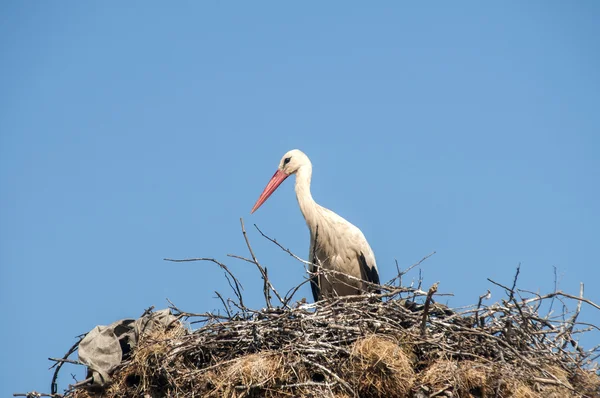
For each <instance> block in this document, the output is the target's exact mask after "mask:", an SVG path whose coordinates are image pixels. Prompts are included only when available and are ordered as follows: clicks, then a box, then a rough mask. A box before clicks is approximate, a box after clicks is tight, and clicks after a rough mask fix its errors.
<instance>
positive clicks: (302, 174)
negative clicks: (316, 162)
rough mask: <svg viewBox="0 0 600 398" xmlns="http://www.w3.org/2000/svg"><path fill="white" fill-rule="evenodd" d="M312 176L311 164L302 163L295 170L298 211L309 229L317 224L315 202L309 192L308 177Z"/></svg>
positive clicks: (312, 229) (312, 228)
mask: <svg viewBox="0 0 600 398" xmlns="http://www.w3.org/2000/svg"><path fill="white" fill-rule="evenodd" d="M311 176H312V165H310V164H307V165H303V166H302V167H300V168H299V169H298V171H297V172H296V199H298V204H299V205H300V211H302V215H303V216H304V219H305V220H306V224H307V225H308V227H309V228H310V230H311V231H314V229H315V228H316V226H317V203H316V202H315V200H314V199H313V197H312V194H311V193H310V179H311Z"/></svg>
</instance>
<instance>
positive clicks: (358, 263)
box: [252, 149, 379, 301]
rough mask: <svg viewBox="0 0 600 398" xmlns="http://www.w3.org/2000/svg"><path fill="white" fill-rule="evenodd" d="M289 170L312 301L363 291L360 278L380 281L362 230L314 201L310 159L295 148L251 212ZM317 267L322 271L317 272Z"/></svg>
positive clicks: (287, 154)
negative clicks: (302, 226) (306, 242)
mask: <svg viewBox="0 0 600 398" xmlns="http://www.w3.org/2000/svg"><path fill="white" fill-rule="evenodd" d="M291 174H296V186H295V189H296V198H297V199H298V204H299V205H300V210H301V211H302V215H303V216H304V219H305V220H306V225H307V226H308V229H309V231H310V248H309V254H308V258H309V262H310V263H311V264H312V265H311V267H310V271H311V273H314V275H313V276H312V277H311V282H312V283H311V287H312V292H313V297H314V299H315V301H318V300H320V299H322V298H331V297H335V296H348V295H355V294H361V293H363V292H366V291H368V290H369V289H368V288H367V286H365V285H366V284H365V283H363V282H362V281H367V282H372V283H376V284H379V274H378V272H377V264H376V262H375V255H374V254H373V250H371V247H370V246H369V243H368V242H367V240H366V239H365V237H364V235H363V233H362V232H361V230H360V229H358V228H357V227H356V226H354V225H353V224H351V223H350V222H348V221H346V220H345V219H344V218H342V217H341V216H339V215H337V214H336V213H334V212H333V211H331V210H329V209H326V208H324V207H323V206H320V205H319V204H317V203H316V202H315V201H314V199H313V197H312V194H311V192H310V182H311V177H312V163H311V162H310V160H309V159H308V157H307V156H306V155H305V154H304V153H303V152H301V151H299V150H297V149H294V150H292V151H289V152H288V153H286V154H285V155H284V156H283V158H282V159H281V162H280V165H279V168H278V170H277V172H276V173H275V175H274V176H273V178H272V179H271V181H270V182H269V184H268V185H267V187H266V188H265V190H264V192H263V193H262V195H261V196H260V197H259V199H258V201H257V202H256V204H255V205H254V208H253V209H252V212H254V211H255V210H256V209H257V208H258V207H260V205H262V203H264V201H265V200H266V199H267V198H268V197H269V196H270V195H271V194H272V193H273V192H274V191H275V189H276V188H277V187H278V186H279V184H281V183H282V182H283V180H285V179H286V178H287V177H288V176H289V175H291ZM317 267H321V268H322V270H323V272H317V271H320V270H318V269H316V268H317ZM328 271H329V272H328ZM331 271H334V272H331ZM346 275H348V276H350V277H347V276H346Z"/></svg>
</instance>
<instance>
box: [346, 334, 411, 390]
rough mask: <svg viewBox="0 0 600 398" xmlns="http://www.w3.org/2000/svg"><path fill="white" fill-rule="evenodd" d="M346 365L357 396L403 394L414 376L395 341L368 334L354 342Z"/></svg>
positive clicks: (408, 388) (407, 359)
mask: <svg viewBox="0 0 600 398" xmlns="http://www.w3.org/2000/svg"><path fill="white" fill-rule="evenodd" d="M348 364H349V365H348V372H349V374H351V375H352V379H353V380H354V381H355V383H356V384H357V391H358V392H359V394H360V395H361V396H368V397H404V396H406V395H408V393H409V391H410V389H411V387H412V384H413V381H414V379H415V372H414V370H413V366H412V364H411V362H410V360H409V356H408V355H406V353H405V351H404V350H403V349H402V348H401V347H400V345H399V344H398V342H397V341H395V340H394V339H392V338H389V337H385V336H377V335H370V336H367V337H364V338H361V339H360V340H358V341H356V343H354V345H353V346H352V351H351V355H350V360H349V362H348Z"/></svg>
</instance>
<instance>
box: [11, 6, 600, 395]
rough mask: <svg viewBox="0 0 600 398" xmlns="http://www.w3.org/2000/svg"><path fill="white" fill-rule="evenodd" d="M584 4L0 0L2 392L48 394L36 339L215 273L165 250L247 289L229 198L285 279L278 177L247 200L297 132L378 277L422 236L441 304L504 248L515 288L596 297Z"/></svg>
mask: <svg viewBox="0 0 600 398" xmlns="http://www.w3.org/2000/svg"><path fill="white" fill-rule="evenodd" d="M599 20H600V3H598V2H596V1H578V2H565V1H527V2H522V1H505V2H496V3H494V4H491V3H489V2H486V3H485V4H484V3H482V2H477V1H470V2H460V3H448V2H436V3H425V2H418V3H410V4H409V3H402V2H392V1H382V2H376V3H369V5H366V3H364V2H352V1H351V2H348V1H343V2H342V1H332V2H325V3H319V4H316V3H314V4H310V5H308V4H306V3H302V4H301V3H293V4H292V3H290V2H284V3H279V2H270V3H255V2H252V3H249V2H238V3H235V4H232V3H222V2H215V1H210V2H209V1H203V2H200V1H179V2H173V3H169V5H168V6H167V5H166V4H165V3H159V2H146V1H144V2H142V1H133V2H127V3H126V4H125V3H116V2H112V3H110V2H109V3H107V2H76V1H65V2H26V1H12V2H8V1H5V2H3V3H2V5H1V6H0V50H1V53H2V61H1V62H0V93H1V94H0V179H1V181H0V182H1V184H0V188H1V196H0V211H1V214H0V217H1V218H0V220H1V224H0V265H1V268H0V302H1V304H2V308H3V309H4V315H3V322H2V327H1V328H0V341H3V342H4V347H3V353H2V359H1V360H0V361H1V366H2V375H3V377H5V378H6V379H4V380H3V381H2V383H0V396H2V397H5V396H9V395H10V394H11V393H13V392H25V391H29V390H33V389H35V390H41V391H46V392H48V391H49V382H50V378H51V372H49V371H47V368H48V366H49V365H50V363H49V362H48V361H47V359H46V358H47V357H49V356H62V355H63V354H64V352H65V351H66V350H67V349H68V348H69V347H70V346H71V344H72V343H73V342H74V341H75V336H77V335H79V334H81V333H84V332H86V331H88V330H90V329H91V328H93V327H94V326H95V325H97V324H108V323H111V322H113V321H115V320H118V319H121V318H126V317H137V316H139V315H140V314H141V313H142V312H143V311H144V309H145V308H147V307H149V306H151V305H155V306H156V307H157V308H164V307H166V306H167V302H166V298H169V299H171V300H172V301H173V302H174V303H176V304H177V305H178V306H180V307H181V308H183V309H185V310H187V311H195V312H201V311H207V310H212V309H216V308H219V307H220V303H219V301H218V300H216V299H215V294H214V290H218V291H220V292H222V293H225V294H227V295H229V294H230V291H229V287H228V285H227V282H226V281H225V279H224V278H223V277H222V273H221V272H220V271H219V270H218V269H217V268H216V267H215V266H213V265H211V264H208V263H206V264H205V263H186V264H174V263H168V262H165V261H163V260H162V259H163V258H164V257H174V258H185V257H215V258H217V259H220V260H224V261H226V262H227V264H229V265H230V266H231V268H232V270H233V271H234V272H235V273H236V274H237V275H238V276H239V277H240V278H241V279H242V282H243V283H244V286H245V288H246V290H245V293H246V298H247V301H248V302H249V304H251V305H253V306H257V307H258V306H260V305H261V303H262V301H261V300H262V296H261V282H260V279H259V277H258V275H257V271H256V269H254V268H253V267H252V266H251V265H250V264H247V263H244V262H239V261H237V260H232V259H227V258H226V254H227V253H235V254H240V255H246V254H247V252H246V248H245V245H244V241H243V239H242V236H241V234H240V229H239V218H240V217H244V218H245V220H246V223H247V225H248V227H249V228H248V229H249V232H250V238H251V241H252V243H253V245H254V248H255V250H256V252H257V256H258V258H259V260H261V261H262V262H263V263H264V264H265V265H267V266H268V267H269V271H270V274H271V276H272V279H273V281H274V283H275V284H276V286H278V287H279V288H280V289H281V290H287V289H288V288H290V287H292V286H294V285H295V284H297V283H299V282H300V281H302V279H303V277H304V274H303V268H302V265H301V264H300V263H298V262H296V261H294V260H293V259H292V258H291V257H289V256H288V255H287V254H285V253H283V252H282V251H280V250H279V249H278V248H276V247H275V246H273V245H272V244H270V243H269V242H267V241H265V240H264V239H262V238H261V237H260V236H259V235H258V233H257V232H256V231H255V230H254V229H253V227H252V224H253V223H257V224H258V225H259V226H260V227H261V229H263V230H264V231H265V232H266V233H268V234H270V235H271V236H273V237H276V238H277V239H278V240H280V241H281V242H283V244H284V245H285V246H287V247H289V248H290V249H292V250H293V251H294V252H295V253H297V254H299V255H301V256H303V257H306V255H307V252H308V232H307V229H306V226H305V224H304V220H303V219H302V215H301V213H300V211H299V209H298V207H297V203H296V200H295V198H294V191H293V181H291V180H290V181H286V183H285V184H283V185H282V186H281V188H280V189H279V191H278V192H277V193H276V194H275V195H273V197H271V199H269V201H268V202H267V203H266V204H265V205H264V206H263V207H262V208H261V209H260V210H259V211H258V212H256V213H255V214H254V215H252V216H251V215H250V214H249V211H250V208H251V207H252V205H253V204H254V202H255V200H256V199H257V198H258V195H259V194H260V192H261V191H262V189H263V188H264V186H265V184H266V183H267V181H268V180H269V178H270V177H271V175H272V174H273V172H274V171H275V169H276V167H277V163H278V161H279V159H280V157H281V156H282V155H283V153H285V152H286V151H287V150H289V149H293V148H299V149H302V150H303V151H305V152H306V153H307V154H308V155H309V156H310V158H311V159H312V162H313V166H314V175H313V195H314V197H315V199H316V200H317V201H318V202H320V203H321V204H322V205H324V206H326V207H329V208H331V209H332V210H334V211H336V212H337V213H339V214H340V215H342V216H343V217H345V218H346V219H348V220H350V221H351V222H353V223H354V224H356V225H357V226H359V227H360V228H361V229H362V230H363V232H364V233H365V235H366V236H367V238H368V240H369V241H370V243H371V246H372V247H373V249H374V251H375V254H376V256H377V260H378V265H379V268H380V272H381V274H382V277H383V279H384V280H388V279H389V278H391V277H392V276H393V275H394V273H395V265H394V259H397V260H398V262H399V264H400V265H401V266H402V267H404V268H405V267H407V266H409V265H410V264H412V263H414V262H415V261H417V260H419V259H420V258H421V257H423V256H424V255H426V254H428V253H430V252H431V251H433V250H436V251H437V254H436V255H435V256H433V257H432V258H431V259H430V260H428V261H427V262H426V263H425V264H424V266H423V269H422V271H423V275H424V283H425V285H427V286H428V285H430V284H432V283H433V282H436V281H440V291H442V292H452V293H454V294H455V297H454V298H451V299H449V303H450V304H451V305H465V304H469V303H474V302H475V301H476V300H477V297H478V296H479V295H480V294H482V293H484V292H485V290H486V289H488V288H490V287H491V285H490V284H489V283H488V282H487V281H486V278H487V277H490V278H492V279H494V280H497V281H499V282H503V283H507V284H510V283H511V281H512V277H513V274H514V270H515V267H516V266H517V264H518V263H519V262H521V263H522V272H521V279H520V286H521V287H522V288H524V289H529V290H533V291H540V292H549V291H551V290H552V289H553V284H554V274H553V267H557V269H558V276H559V283H560V286H559V287H560V288H561V289H563V290H565V291H568V292H570V293H574V294H577V293H578V291H579V282H580V281H584V282H585V283H586V294H587V296H588V297H589V298H590V299H592V300H594V301H596V302H600V267H599V265H600V264H599V260H598V258H599V257H598V256H599V255H598V248H599V247H600V245H599V243H600V231H599V225H600V199H599V197H600V156H599V153H600V73H599V71H600V41H599V40H598V38H599V37H600V24H598V21H599ZM417 275H418V273H413V274H412V277H417ZM492 291H493V293H494V296H493V297H492V300H494V301H495V300H498V299H500V298H501V297H502V296H501V294H500V292H499V291H498V290H497V289H492ZM300 296H306V297H309V298H310V289H309V288H308V286H306V288H304V289H303V290H302V291H301V292H300ZM580 319H581V320H584V321H588V322H596V323H600V314H599V313H598V311H594V310H593V309H592V308H591V307H588V306H584V313H583V315H582V317H581V318H580ZM597 340H598V339H597V336H596V338H595V340H594V339H591V338H588V340H587V342H588V346H589V345H592V344H594V343H598V341H597ZM69 372H74V373H75V374H76V375H77V377H79V378H81V377H82V376H83V372H82V371H80V370H79V371H78V370H76V369H74V368H73V369H67V370H66V371H65V372H64V374H63V377H62V378H61V379H60V389H61V390H62V388H64V387H66V386H67V384H68V383H69V382H72V379H71V377H70V376H69Z"/></svg>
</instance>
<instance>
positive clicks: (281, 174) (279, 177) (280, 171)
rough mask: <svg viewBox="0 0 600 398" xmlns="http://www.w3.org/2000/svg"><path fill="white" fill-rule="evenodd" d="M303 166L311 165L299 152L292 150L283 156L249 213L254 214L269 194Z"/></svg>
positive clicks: (306, 157)
mask: <svg viewBox="0 0 600 398" xmlns="http://www.w3.org/2000/svg"><path fill="white" fill-rule="evenodd" d="M303 166H308V167H310V166H312V165H311V163H310V159H309V158H308V156H306V155H305V154H304V152H302V151H301V150H299V149H292V150H291V151H289V152H287V153H286V154H285V155H283V157H282V158H281V161H280V162H279V167H278V168H277V171H276V172H275V174H273V177H271V180H270V181H269V183H268V184H267V186H266V187H265V189H264V190H263V193H262V194H260V197H259V198H258V200H257V201H256V203H255V204H254V207H252V211H250V213H254V212H255V211H256V209H258V208H259V207H260V206H261V205H262V204H263V203H265V201H266V200H267V199H268V198H269V196H271V194H272V193H273V192H275V190H276V189H277V187H278V186H279V185H280V184H281V183H282V182H283V181H284V180H285V179H286V178H288V177H289V176H290V175H292V174H295V173H296V172H298V170H300V169H301V168H302V167H303Z"/></svg>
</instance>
